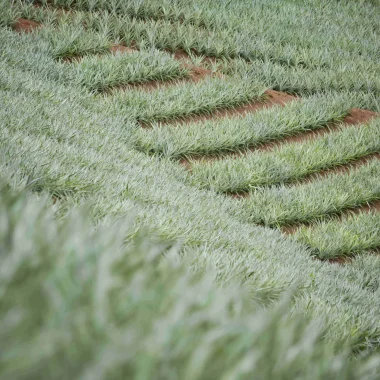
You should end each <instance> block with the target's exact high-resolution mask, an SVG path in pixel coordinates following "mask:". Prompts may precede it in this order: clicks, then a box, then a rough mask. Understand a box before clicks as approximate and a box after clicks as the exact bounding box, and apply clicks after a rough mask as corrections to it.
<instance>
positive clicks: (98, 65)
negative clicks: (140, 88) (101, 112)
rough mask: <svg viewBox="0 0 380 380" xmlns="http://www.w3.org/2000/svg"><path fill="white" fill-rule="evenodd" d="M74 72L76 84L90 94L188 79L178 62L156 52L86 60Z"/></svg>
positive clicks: (115, 55) (94, 57) (186, 73)
mask: <svg viewBox="0 0 380 380" xmlns="http://www.w3.org/2000/svg"><path fill="white" fill-rule="evenodd" d="M75 70H76V77H77V80H78V82H79V83H80V84H81V85H83V86H85V87H86V88H88V89H89V90H92V91H104V90H107V89H109V88H112V87H114V86H120V85H125V84H129V83H143V82H147V81H150V80H159V81H167V80H171V79H177V78H181V77H186V76H187V75H188V70H187V69H185V68H183V67H181V64H180V63H179V62H178V61H176V60H175V59H174V58H172V57H171V56H169V55H168V54H166V53H161V52H159V51H157V50H150V51H139V52H137V51H136V52H128V53H123V52H117V53H116V54H109V55H105V56H102V57H96V56H86V57H84V58H83V59H81V60H80V62H79V63H77V64H75Z"/></svg>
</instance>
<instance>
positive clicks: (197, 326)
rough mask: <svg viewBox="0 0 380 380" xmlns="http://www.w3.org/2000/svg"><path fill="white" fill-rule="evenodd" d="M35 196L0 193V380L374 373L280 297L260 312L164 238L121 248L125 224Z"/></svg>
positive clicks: (372, 363) (373, 360)
mask: <svg viewBox="0 0 380 380" xmlns="http://www.w3.org/2000/svg"><path fill="white" fill-rule="evenodd" d="M45 202H46V201H45ZM45 202H43V201H41V200H40V201H38V202H37V201H36V200H35V199H31V198H26V197H25V196H14V195H10V194H9V193H7V192H5V191H4V190H2V192H1V197H0V221H1V223H0V242H1V243H0V250H1V252H2V255H1V259H0V263H1V276H0V299H1V302H0V304H1V307H0V321H1V323H0V326H1V327H0V342H1V343H0V347H1V352H2V355H1V357H0V374H1V377H2V378H4V379H6V378H18V379H26V378H30V377H34V378H41V377H44V378H49V379H61V378H62V377H70V378H77V377H81V378H89V379H103V378H109V379H119V378H120V379H125V378H144V379H148V378H149V379H168V378H173V379H178V378H187V379H205V378H211V377H217V378H224V379H236V378H242V379H245V378H247V379H248V378H252V376H253V377H255V378H262V379H269V378H270V379H283V378H284V377H285V378H294V377H300V376H301V377H302V378H313V379H322V378H323V379H325V378H326V377H327V378H334V379H363V378H366V379H375V378H376V367H377V366H378V365H379V364H380V359H379V358H378V357H377V356H371V357H369V358H368V357H367V358H366V359H364V360H363V359H362V360H361V361H360V362H358V360H350V359H349V356H348V351H347V348H346V347H344V348H343V349H342V348H340V350H339V351H340V352H338V353H337V352H335V350H336V349H337V347H334V346H333V345H331V344H326V343H325V342H324V341H323V339H322V333H323V324H322V321H320V322H319V323H317V322H312V323H310V322H308V321H307V320H306V319H305V318H302V317H301V316H300V315H298V314H297V315H293V316H292V317H290V315H289V314H288V312H289V299H287V300H285V301H284V302H282V303H280V304H278V305H277V306H275V307H274V308H272V309H271V310H264V309H261V308H260V307H258V306H257V305H255V304H252V303H251V302H250V301H249V295H248V293H247V291H246V289H244V288H242V287H241V286H238V285H236V284H230V285H229V287H228V288H227V287H223V288H220V287H218V286H216V285H215V283H214V282H213V276H212V273H207V272H206V273H198V274H195V273H192V272H191V271H190V270H189V268H188V266H187V265H186V264H187V263H186V260H185V261H184V262H182V261H181V260H180V259H179V257H178V254H177V249H176V248H170V246H169V247H168V246H167V244H165V243H164V242H160V241H154V240H153V241H152V239H149V238H147V237H143V236H140V237H135V238H133V237H130V238H128V240H127V242H126V243H124V241H125V237H126V236H128V235H129V232H130V231H128V228H126V225H128V222H127V223H122V222H119V223H118V224H117V225H112V226H100V227H98V228H97V229H96V230H94V229H93V228H91V227H89V225H88V218H85V217H83V213H78V212H75V213H70V214H69V216H68V217H67V218H66V219H65V220H63V221H57V220H55V219H54V218H53V215H52V213H51V212H49V211H47V210H46V205H45V204H44V203H45ZM30 231H33V233H30ZM73 348H75V349H73Z"/></svg>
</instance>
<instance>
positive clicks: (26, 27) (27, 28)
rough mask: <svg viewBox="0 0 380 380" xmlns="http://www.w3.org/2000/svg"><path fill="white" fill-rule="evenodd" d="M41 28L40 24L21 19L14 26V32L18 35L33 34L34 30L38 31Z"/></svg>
mask: <svg viewBox="0 0 380 380" xmlns="http://www.w3.org/2000/svg"><path fill="white" fill-rule="evenodd" d="M40 26H41V24H39V23H38V22H35V21H31V20H26V19H25V18H19V19H18V20H17V21H16V22H15V23H14V24H13V30H15V31H16V32H18V33H31V32H32V31H33V30H34V29H37V28H39V27H40Z"/></svg>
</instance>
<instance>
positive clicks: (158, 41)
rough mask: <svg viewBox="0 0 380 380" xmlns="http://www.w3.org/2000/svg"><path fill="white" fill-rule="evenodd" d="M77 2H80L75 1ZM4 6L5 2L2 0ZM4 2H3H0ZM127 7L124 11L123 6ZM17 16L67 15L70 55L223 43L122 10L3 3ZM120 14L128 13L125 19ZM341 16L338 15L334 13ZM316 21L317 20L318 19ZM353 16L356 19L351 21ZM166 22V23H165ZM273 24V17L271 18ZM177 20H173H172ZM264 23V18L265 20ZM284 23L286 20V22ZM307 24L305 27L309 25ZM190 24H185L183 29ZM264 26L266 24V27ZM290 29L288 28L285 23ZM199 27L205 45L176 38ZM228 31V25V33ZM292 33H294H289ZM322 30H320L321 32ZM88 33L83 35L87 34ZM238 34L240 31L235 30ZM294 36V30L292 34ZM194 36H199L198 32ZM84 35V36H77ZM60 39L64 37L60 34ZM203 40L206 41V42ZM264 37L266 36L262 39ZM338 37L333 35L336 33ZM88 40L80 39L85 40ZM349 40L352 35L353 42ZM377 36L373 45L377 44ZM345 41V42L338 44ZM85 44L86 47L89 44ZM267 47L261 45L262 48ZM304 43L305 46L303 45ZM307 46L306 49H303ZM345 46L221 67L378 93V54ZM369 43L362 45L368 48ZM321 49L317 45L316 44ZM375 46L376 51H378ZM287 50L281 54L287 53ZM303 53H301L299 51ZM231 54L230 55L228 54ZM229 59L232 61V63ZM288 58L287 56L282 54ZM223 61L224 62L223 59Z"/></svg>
mask: <svg viewBox="0 0 380 380" xmlns="http://www.w3.org/2000/svg"><path fill="white" fill-rule="evenodd" d="M78 4H79V3H78ZM5 6H6V5H5ZM3 7H4V5H3ZM89 9H91V10H93V7H91V6H89ZM127 13H128V12H127ZM17 16H18V17H20V16H22V17H25V18H28V19H32V20H36V21H38V22H43V23H44V25H57V24H58V25H61V27H62V25H65V27H64V28H63V29H65V28H68V29H70V27H68V26H67V24H68V23H67V22H66V21H67V20H68V19H69V23H70V24H71V25H72V29H73V30H74V32H73V31H70V30H68V31H67V34H68V35H67V37H69V36H70V35H71V40H70V38H68V41H69V45H70V43H72V45H71V46H64V43H63V45H61V46H60V48H59V49H57V50H56V51H55V54H57V56H71V55H78V54H80V52H82V54H83V53H85V52H86V51H87V52H88V51H91V52H95V51H102V50H104V49H106V46H107V45H109V44H112V43H122V44H124V45H125V46H137V47H138V48H139V49H140V50H144V49H147V48H148V49H149V48H158V49H168V50H171V51H173V52H174V51H177V50H178V49H182V50H185V51H187V52H191V51H194V52H196V53H197V54H200V55H206V56H210V55H213V56H220V54H219V53H218V52H216V51H212V50H210V49H211V47H212V46H213V45H214V44H215V43H216V42H218V41H220V45H221V47H224V46H225V45H226V43H225V42H223V40H220V39H218V38H217V37H215V36H211V37H210V36H209V34H210V31H209V30H203V29H199V28H197V27H195V26H194V25H186V24H183V23H179V24H178V27H179V28H185V29H184V30H177V29H176V28H174V29H173V24H172V22H169V21H163V22H164V25H162V24H160V23H159V24H158V25H155V23H156V21H150V20H141V19H136V18H132V19H130V18H128V17H129V16H122V15H121V14H120V12H119V14H115V13H110V14H108V13H104V12H102V13H100V14H98V13H97V12H70V13H62V11H56V10H55V9H52V8H36V7H34V6H32V5H28V4H24V5H23V7H21V8H20V7H18V8H17V9H14V10H13V11H12V12H10V11H9V10H8V11H7V9H5V10H4V11H3V15H2V21H1V23H2V24H5V25H11V24H12V23H14V21H15V20H16V19H17ZM124 17H127V19H125V18H124ZM337 17H338V18H339V17H340V15H337ZM318 22H319V23H320V20H318ZM355 22H356V21H355ZM165 23H167V25H166V24H165ZM270 24H272V22H271V23H270ZM83 25H86V29H85V31H83V33H84V35H82V36H81V32H80V31H81V29H84V28H83ZM176 25H177V24H176ZM267 25H268V23H267ZM287 27H288V26H287ZM309 27H310V26H308V27H307V28H304V29H308V30H309ZM355 27H357V29H358V33H359V31H361V29H360V28H359V26H357V25H356V24H355ZM189 28H190V29H191V30H187V29H189ZM167 29H168V30H170V32H167V33H166V32H165V30H167ZM266 29H267V28H266ZM297 29H298V31H301V33H302V34H304V31H302V29H301V28H300V27H298V28H297ZM286 30H288V28H287V29H286ZM198 32H199V33H201V35H200V36H199V41H198V42H197V44H198V45H199V44H201V45H202V44H206V46H205V47H200V46H198V45H197V44H194V43H190V44H186V43H176V41H177V40H178V38H180V36H183V38H184V39H191V36H192V35H193V34H194V33H198ZM73 34H74V35H75V38H76V39H77V41H76V43H75V44H74V43H73V40H72V38H73ZM227 34H228V35H230V34H231V32H230V31H228V33H227ZM293 34H294V33H293ZM323 34H324V33H323ZM86 35H87V37H86ZM238 35H239V36H240V37H239V38H241V32H238ZM364 35H365V36H366V38H367V37H369V36H371V33H370V31H368V30H367V34H364ZM293 37H294V36H292V38H293ZM197 38H198V37H197ZM326 38H328V36H327V35H323V39H324V40H326ZM80 39H82V42H79V40H80ZM247 39H248V40H249V42H250V43H252V41H257V39H255V38H252V34H248V35H247ZM60 41H64V39H62V38H60ZM84 41H87V42H86V43H87V44H88V46H87V47H86V46H82V47H81V44H82V43H84ZM205 41H207V42H205ZM266 41H268V39H266ZM334 41H335V42H336V39H334ZM86 43H85V44H84V45H86ZM247 43H248V41H245V42H244V44H243V45H244V46H248V45H247ZM352 43H353V41H351V44H352ZM377 43H378V42H377V41H376V42H374V43H373V45H371V46H374V47H376V46H377ZM236 44H237V42H236V41H234V42H233V46H236ZM279 44H280V46H276V47H275V48H274V50H275V51H280V50H281V49H280V48H281V46H282V44H283V41H280V42H279ZM340 46H343V45H340ZM87 49H89V50H87ZM263 49H264V50H265V48H263ZM305 49H306V48H305ZM257 50H260V49H259V48H257V47H256V48H255V49H254V51H255V52H257ZM306 50H307V49H306ZM348 50H349V48H348V47H347V48H346V49H342V47H340V48H339V49H335V50H334V52H335V53H334V55H331V54H329V57H330V58H331V57H337V61H335V62H334V63H332V64H331V65H327V64H326V63H324V64H321V65H317V66H316V67H312V68H305V67H304V65H296V66H290V67H288V66H287V65H284V64H282V63H278V60H272V59H270V57H266V56H265V55H264V56H263V57H262V58H260V59H258V58H255V59H254V60H253V61H249V62H248V63H247V62H245V60H244V59H237V58H238V56H236V55H231V54H227V55H226V57H225V58H227V61H228V63H227V64H226V65H225V67H224V69H225V70H226V73H228V74H230V73H231V71H233V72H234V73H235V74H241V73H242V72H243V73H246V72H247V70H248V71H250V76H251V75H252V76H255V77H256V78H257V79H259V78H260V80H261V81H265V82H266V83H267V84H268V87H269V88H274V89H276V90H280V91H286V92H295V93H300V94H304V93H314V92H318V91H322V90H337V91H341V90H347V91H359V92H360V91H366V92H368V91H369V92H375V93H380V82H379V77H378V75H376V74H375V73H376V71H377V70H378V66H377V62H378V60H377V59H372V58H373V57H372V58H370V59H365V61H363V62H362V63H361V64H360V65H358V57H363V53H362V52H360V51H356V55H355V59H352V57H350V56H348V57H345V56H344V55H343V56H339V54H338V52H339V53H340V54H343V53H344V52H346V51H348ZM367 50H368V49H366V51H367ZM318 51H319V52H320V51H322V50H321V49H319V50H318ZM375 51H376V54H377V55H376V57H378V51H379V49H377V50H375ZM316 53H317V52H313V53H312V54H311V53H310V56H313V57H315V56H316ZM286 54H287V53H286V52H283V53H282V55H283V56H286ZM297 54H298V55H299V54H301V55H302V54H303V53H297ZM232 58H233V59H232ZM231 59H232V62H233V64H232V65H231ZM362 59H364V58H362ZM284 60H285V61H287V59H286V58H284ZM222 65H223V64H222Z"/></svg>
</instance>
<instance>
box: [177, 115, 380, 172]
mask: <svg viewBox="0 0 380 380" xmlns="http://www.w3.org/2000/svg"><path fill="white" fill-rule="evenodd" d="M379 116H380V114H378V113H376V112H373V111H370V110H363V109H359V108H353V109H352V110H351V111H350V113H349V114H348V115H347V116H346V117H345V118H344V119H343V120H342V121H341V122H340V123H328V125H326V126H325V127H321V128H319V129H316V130H312V131H306V132H300V133H298V134H296V135H293V136H288V137H284V138H279V139H277V140H275V141H270V142H267V143H263V144H260V145H257V146H254V147H252V148H248V149H244V150H241V149H240V150H239V149H238V150H236V151H232V152H223V153H219V154H209V155H197V156H195V155H194V156H189V157H188V158H183V159H181V160H180V163H181V164H182V165H183V166H185V167H186V168H187V169H189V170H190V169H191V163H190V160H193V161H215V160H223V159H224V158H226V157H236V158H237V157H241V156H244V155H247V154H249V153H251V152H254V151H260V152H267V151H270V150H272V149H274V148H275V147H278V146H280V145H284V144H291V143H300V142H304V141H308V140H313V139H316V138H318V137H320V136H323V135H325V134H328V133H331V132H334V131H338V130H340V129H343V128H345V127H348V126H351V125H360V124H365V123H366V122H368V121H370V120H371V119H374V118H376V117H379Z"/></svg>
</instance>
